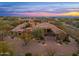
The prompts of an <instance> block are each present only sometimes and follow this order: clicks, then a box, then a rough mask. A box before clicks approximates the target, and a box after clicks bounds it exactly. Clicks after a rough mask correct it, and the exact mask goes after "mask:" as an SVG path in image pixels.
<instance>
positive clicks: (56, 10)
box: [0, 2, 79, 16]
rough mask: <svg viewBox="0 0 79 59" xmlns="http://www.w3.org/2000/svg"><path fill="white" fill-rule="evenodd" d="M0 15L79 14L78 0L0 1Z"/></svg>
mask: <svg viewBox="0 0 79 59" xmlns="http://www.w3.org/2000/svg"><path fill="white" fill-rule="evenodd" d="M0 16H79V2H0Z"/></svg>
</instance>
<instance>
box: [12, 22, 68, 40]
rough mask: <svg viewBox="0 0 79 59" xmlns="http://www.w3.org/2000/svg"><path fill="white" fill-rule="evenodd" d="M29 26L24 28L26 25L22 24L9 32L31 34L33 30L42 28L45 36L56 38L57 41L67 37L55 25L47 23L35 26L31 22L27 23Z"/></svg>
mask: <svg viewBox="0 0 79 59" xmlns="http://www.w3.org/2000/svg"><path fill="white" fill-rule="evenodd" d="M29 25H30V26H29V27H26V23H23V24H20V25H18V26H17V27H15V28H14V29H12V30H11V31H12V32H16V33H23V32H32V30H34V29H37V28H42V29H44V31H45V35H53V36H56V38H57V39H62V40H64V39H65V38H66V37H67V33H66V32H64V31H63V30H61V29H59V28H58V27H56V26H55V25H53V24H50V23H47V22H43V23H39V24H36V23H35V22H33V21H29Z"/></svg>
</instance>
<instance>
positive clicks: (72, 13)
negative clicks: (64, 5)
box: [62, 12, 79, 16]
mask: <svg viewBox="0 0 79 59" xmlns="http://www.w3.org/2000/svg"><path fill="white" fill-rule="evenodd" d="M62 15H63V16H79V12H68V13H63V14H62Z"/></svg>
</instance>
